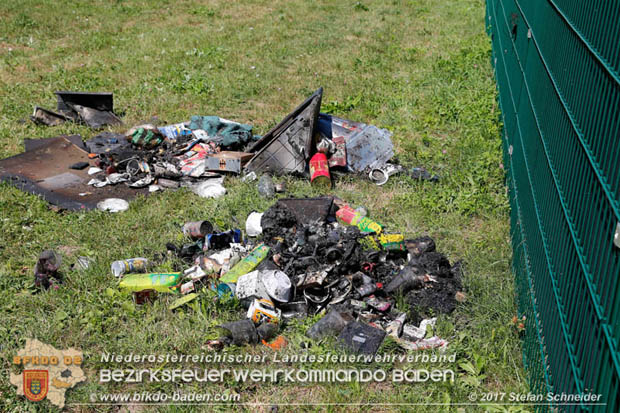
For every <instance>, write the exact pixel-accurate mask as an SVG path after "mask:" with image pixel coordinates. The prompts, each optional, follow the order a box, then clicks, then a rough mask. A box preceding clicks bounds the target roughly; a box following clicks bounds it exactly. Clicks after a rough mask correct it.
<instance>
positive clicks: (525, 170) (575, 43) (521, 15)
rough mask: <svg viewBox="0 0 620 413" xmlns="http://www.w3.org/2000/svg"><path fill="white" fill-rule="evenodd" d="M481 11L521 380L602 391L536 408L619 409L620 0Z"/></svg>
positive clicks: (493, 3) (519, 4)
mask: <svg viewBox="0 0 620 413" xmlns="http://www.w3.org/2000/svg"><path fill="white" fill-rule="evenodd" d="M486 23H487V29H488V32H489V35H490V36H491V39H492V44H493V56H492V59H493V64H494V67H495V76H496V79H497V85H498V89H499V101H500V106H501V109H502V116H503V122H504V132H503V133H504V135H503V148H504V165H505V167H506V171H507V185H508V189H509V193H510V204H511V235H512V247H513V252H514V255H513V271H514V274H515V278H516V286H517V302H518V308H519V312H520V315H523V316H525V317H526V322H525V325H526V329H525V337H524V342H523V361H524V364H525V366H526V369H527V372H528V376H529V381H530V386H531V390H532V392H533V393H537V394H547V393H548V392H553V393H554V394H560V393H567V394H586V393H594V394H601V395H602V399H601V400H600V401H599V404H597V405H586V403H577V404H573V405H568V404H561V403H558V404H557V405H555V406H537V410H539V411H548V410H552V409H553V408H557V409H559V411H584V410H585V411H596V412H619V411H620V353H619V351H618V349H619V348H620V279H619V278H620V248H618V247H616V246H615V245H614V236H615V232H616V228H617V226H618V223H619V222H620V1H619V0H487V16H486ZM619 238H620V237H619ZM619 241H620V239H619Z"/></svg>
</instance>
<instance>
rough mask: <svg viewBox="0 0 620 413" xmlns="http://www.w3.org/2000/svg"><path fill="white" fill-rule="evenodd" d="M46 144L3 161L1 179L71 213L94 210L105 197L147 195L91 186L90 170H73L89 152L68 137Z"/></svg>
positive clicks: (121, 188) (133, 190) (0, 163)
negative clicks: (88, 171) (88, 183)
mask: <svg viewBox="0 0 620 413" xmlns="http://www.w3.org/2000/svg"><path fill="white" fill-rule="evenodd" d="M45 141H46V144H41V145H39V146H37V147H35V148H33V149H31V150H29V151H27V152H24V153H22V154H19V155H16V156H13V157H10V158H7V159H3V160H1V161H0V180H1V181H5V182H9V183H11V184H13V185H15V186H16V187H18V188H19V189H21V190H23V191H26V192H30V193H33V194H36V195H40V196H42V197H43V199H45V200H46V201H47V202H49V203H51V204H53V205H57V206H59V207H61V208H65V209H68V210H84V209H94V208H96V206H97V203H98V202H99V201H101V200H103V199H106V198H123V199H126V200H129V199H132V198H134V197H135V196H137V195H138V194H141V193H142V194H148V190H147V189H133V188H129V187H127V186H125V185H114V186H105V187H103V188H94V187H92V186H88V185H87V182H88V181H89V180H90V179H91V177H90V176H89V175H88V173H87V169H84V170H74V169H70V166H71V165H73V164H75V163H77V162H88V161H89V159H88V152H86V151H85V150H83V149H81V148H79V147H78V146H76V145H74V144H73V143H72V142H71V140H70V138H69V137H67V136H59V137H56V138H52V139H46V140H45ZM80 194H84V195H80Z"/></svg>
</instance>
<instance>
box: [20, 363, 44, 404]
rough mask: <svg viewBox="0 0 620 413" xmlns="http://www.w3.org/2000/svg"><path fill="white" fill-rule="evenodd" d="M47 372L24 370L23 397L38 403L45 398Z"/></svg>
mask: <svg viewBox="0 0 620 413" xmlns="http://www.w3.org/2000/svg"><path fill="white" fill-rule="evenodd" d="M48 379H49V376H48V371H47V370H24V396H26V398H27V399H28V400H31V401H33V402H40V401H41V400H43V399H44V398H45V396H47V390H48V381H49V380H48Z"/></svg>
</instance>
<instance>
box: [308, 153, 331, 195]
mask: <svg viewBox="0 0 620 413" xmlns="http://www.w3.org/2000/svg"><path fill="white" fill-rule="evenodd" d="M310 183H311V184H312V185H316V186H322V187H325V188H331V186H332V180H331V177H330V176H329V165H328V164H327V157H326V156H325V154H324V153H321V152H317V153H315V154H314V156H313V157H312V158H310Z"/></svg>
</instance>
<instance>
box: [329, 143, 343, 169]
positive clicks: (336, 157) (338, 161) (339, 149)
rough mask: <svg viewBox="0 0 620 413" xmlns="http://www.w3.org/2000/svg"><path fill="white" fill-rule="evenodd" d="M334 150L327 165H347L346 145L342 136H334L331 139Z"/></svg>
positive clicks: (331, 166)
mask: <svg viewBox="0 0 620 413" xmlns="http://www.w3.org/2000/svg"><path fill="white" fill-rule="evenodd" d="M332 142H334V146H335V147H336V151H335V152H334V153H332V155H331V156H330V158H329V167H330V168H334V167H337V166H341V167H344V166H347V145H346V142H345V140H344V137H343V136H335V137H334V138H333V139H332Z"/></svg>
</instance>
